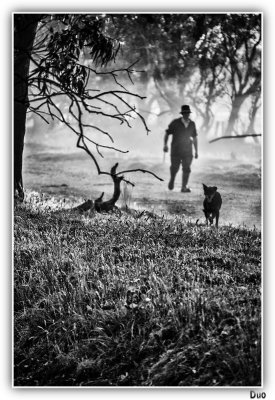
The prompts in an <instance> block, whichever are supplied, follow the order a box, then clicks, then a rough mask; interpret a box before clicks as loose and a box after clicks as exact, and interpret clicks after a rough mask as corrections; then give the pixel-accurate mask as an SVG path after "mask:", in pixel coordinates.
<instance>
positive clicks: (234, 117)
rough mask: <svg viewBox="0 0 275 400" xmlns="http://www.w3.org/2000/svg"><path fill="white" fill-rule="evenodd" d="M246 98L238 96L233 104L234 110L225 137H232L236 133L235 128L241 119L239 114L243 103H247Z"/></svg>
mask: <svg viewBox="0 0 275 400" xmlns="http://www.w3.org/2000/svg"><path fill="white" fill-rule="evenodd" d="M245 99H246V96H242V95H239V96H238V95H237V96H236V97H235V99H234V101H233V103H232V110H231V113H230V116H229V120H228V123H227V128H226V131H225V136H226V135H232V132H234V126H235V123H236V121H237V120H238V118H239V112H240V108H241V106H242V104H243V102H244V101H245Z"/></svg>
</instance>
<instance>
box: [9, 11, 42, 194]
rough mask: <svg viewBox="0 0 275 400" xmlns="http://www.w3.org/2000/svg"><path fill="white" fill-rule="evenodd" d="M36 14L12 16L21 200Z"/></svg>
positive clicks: (16, 190) (16, 167)
mask: <svg viewBox="0 0 275 400" xmlns="http://www.w3.org/2000/svg"><path fill="white" fill-rule="evenodd" d="M40 18H41V16H40V15H39V14H15V15H14V70H13V73H14V99H13V100H14V111H13V113H14V115H13V118H14V133H13V135H14V148H13V151H14V158H13V161H14V195H15V198H18V199H19V200H21V201H22V200H23V199H24V191H23V179H22V166H23V149H24V137H25V131H26V112H27V108H28V74H29V67H30V56H29V55H30V52H31V51H32V47H33V42H34V38H35V33H36V28H37V24H38V21H39V19H40Z"/></svg>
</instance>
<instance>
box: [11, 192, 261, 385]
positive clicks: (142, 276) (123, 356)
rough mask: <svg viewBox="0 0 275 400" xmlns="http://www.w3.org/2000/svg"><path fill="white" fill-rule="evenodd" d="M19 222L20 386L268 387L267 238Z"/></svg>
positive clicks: (110, 222)
mask: <svg viewBox="0 0 275 400" xmlns="http://www.w3.org/2000/svg"><path fill="white" fill-rule="evenodd" d="M73 206H74V203H70V202H69V200H66V201H65V200H64V202H55V200H53V199H52V198H48V197H47V196H43V195H39V194H37V193H30V194H29V196H28V201H26V202H24V203H22V204H19V205H17V206H16V208H15V214H14V371H15V372H14V384H15V385H16V386H78V385H83V386H134V385H137V386H151V385H153V386H197V385H198V386H257V385H260V384H261V235H260V233H259V231H257V230H255V229H254V230H250V229H245V228H241V227H233V226H221V227H220V228H219V230H217V229H212V228H207V227H205V226H196V224H195V223H194V222H192V221H191V220H189V221H188V220H186V219H184V218H183V217H171V218H164V217H162V216H161V215H157V214H154V213H148V212H145V211H143V212H142V211H131V210H128V212H126V211H125V210H120V213H111V214H98V213H94V212H93V211H91V210H90V211H89V212H86V213H85V212H84V213H81V214H80V213H79V212H76V211H72V210H71V209H72V208H73Z"/></svg>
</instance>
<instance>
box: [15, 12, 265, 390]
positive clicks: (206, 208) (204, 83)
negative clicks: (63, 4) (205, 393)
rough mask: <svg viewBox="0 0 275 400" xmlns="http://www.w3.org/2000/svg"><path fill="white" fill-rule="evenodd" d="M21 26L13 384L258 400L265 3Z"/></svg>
mask: <svg viewBox="0 0 275 400" xmlns="http://www.w3.org/2000/svg"><path fill="white" fill-rule="evenodd" d="M11 25H12V26H11V30H12V35H13V38H12V76H11V78H12V104H13V110H12V122H13V127H12V128H13V150H12V151H13V154H12V179H13V184H12V186H13V196H12V197H13V199H12V200H13V211H12V212H13V232H12V241H13V256H12V257H13V267H12V268H13V271H12V357H13V360H12V385H13V387H14V388H39V387H40V388H137V389H139V388H182V389H184V388H187V389H192V388H196V389H204V388H211V389H223V388H227V389H230V388H245V389H247V398H249V396H252V398H253V396H254V398H259V396H261V398H265V393H264V392H263V389H261V388H263V384H264V378H263V356H264V354H263V254H262V253H263V252H262V249H263V241H262V232H263V136H264V135H263V126H264V125H263V122H264V121H263V119H264V118H263V115H264V112H263V41H264V37H263V36H264V29H263V25H264V18H263V13H262V12H261V11H259V10H258V9H257V10H255V11H253V10H250V11H238V12H233V11H231V10H230V9H228V11H223V12H222V11H209V12H206V11H200V12H198V11H194V12H192V11H188V12H186V11H184V10H182V11H177V12H176V11H175V12H172V11H171V12H168V11H166V12H162V11H154V12H142V11H140V12H130V11H125V12H123V11H119V12H111V11H110V12H107V11H106V12H65V11H64V12H56V11H53V12H50V11H47V12H41V11H39V12H37V11H30V10H28V11H26V12H18V11H14V12H12V18H11ZM250 388H251V390H250ZM141 395H142V393H141Z"/></svg>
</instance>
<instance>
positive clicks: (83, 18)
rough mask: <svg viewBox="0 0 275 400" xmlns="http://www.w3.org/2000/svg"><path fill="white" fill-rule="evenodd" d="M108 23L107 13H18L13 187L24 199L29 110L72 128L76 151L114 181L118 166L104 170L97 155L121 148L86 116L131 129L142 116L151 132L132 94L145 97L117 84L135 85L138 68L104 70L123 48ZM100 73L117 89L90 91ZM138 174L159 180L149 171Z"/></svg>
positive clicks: (15, 43)
mask: <svg viewBox="0 0 275 400" xmlns="http://www.w3.org/2000/svg"><path fill="white" fill-rule="evenodd" d="M105 22H106V21H105V16H104V15H90V14H62V15H60V14H43V15H42V14H15V15H14V105H15V106H14V188H15V194H16V195H17V196H18V197H19V198H20V199H23V198H24V191H23V179H22V160H23V148H24V137H25V130H26V128H25V126H26V113H27V110H29V111H31V112H33V113H35V114H37V115H39V116H40V117H41V118H42V119H43V120H44V121H45V122H46V123H49V121H50V120H51V119H56V120H59V121H60V122H62V123H63V124H64V125H65V126H67V127H68V128H69V129H71V130H72V131H73V132H74V133H75V134H76V135H77V147H79V148H81V149H83V150H84V151H85V152H86V153H87V154H88V155H89V156H90V157H91V158H92V160H93V162H94V164H95V166H96V168H97V171H98V174H107V175H110V176H111V177H112V178H113V176H114V171H115V175H119V174H120V175H121V174H122V173H123V172H118V173H117V172H116V168H115V169H112V170H111V171H110V172H105V171H102V170H101V169H100V166H99V163H98V161H97V157H96V154H99V155H102V154H101V149H102V148H108V149H115V150H117V151H121V152H122V150H119V149H117V148H115V147H113V139H112V136H111V135H110V134H109V133H108V132H106V131H104V130H103V129H102V128H101V127H100V126H97V125H94V124H91V123H89V121H87V115H89V116H93V115H101V116H104V117H105V118H111V119H113V120H116V121H119V122H120V123H121V124H124V123H125V124H127V125H128V126H129V127H130V123H129V118H133V117H134V116H138V117H139V118H140V120H141V121H142V123H143V125H144V128H145V130H146V131H147V132H149V129H148V127H147V125H146V123H145V121H144V119H143V117H142V115H141V114H139V113H138V111H137V110H136V108H135V107H134V106H132V105H130V104H129V102H128V101H127V98H129V96H131V97H134V98H139V99H142V98H143V97H142V96H140V95H138V94H136V93H132V92H130V91H129V90H127V89H126V88H125V87H124V86H122V84H120V82H119V80H118V74H119V73H124V74H126V75H127V76H128V78H129V79H130V81H132V78H131V75H132V73H133V69H132V68H133V64H132V65H131V66H129V67H127V68H120V69H113V70H111V71H106V70H105V69H104V67H106V65H107V64H108V63H109V62H111V61H114V60H115V58H116V55H117V53H118V51H119V48H120V43H119V41H117V40H115V39H113V38H111V37H109V36H107V35H106V32H105ZM84 51H85V54H86V57H87V52H88V53H89V55H90V59H91V61H92V62H93V64H92V66H93V67H92V66H90V65H88V64H87V63H85V59H84V57H83V54H84ZM98 67H99V68H100V69H98ZM98 75H100V76H103V77H105V76H111V77H112V79H113V80H114V83H115V88H114V89H110V90H107V91H100V90H99V88H98V87H96V88H90V87H89V83H90V82H91V77H92V76H98ZM64 96H65V98H66V101H67V104H68V110H69V115H70V118H68V113H65V112H64V110H62V107H61V106H60V102H59V100H60V99H64ZM126 96H127V97H126ZM94 131H97V132H100V133H102V134H103V135H105V136H107V137H108V138H109V140H110V142H111V143H110V146H106V145H102V144H101V143H98V142H97V141H95V140H93V138H92V136H91V132H94ZM91 146H93V147H92V149H91ZM138 171H142V172H148V173H150V174H152V175H154V176H155V177H157V176H156V175H155V174H153V173H152V172H150V171H146V170H138ZM124 172H131V171H124ZM157 178H158V177H157ZM122 179H124V178H123V177H121V179H120V180H122ZM158 179H160V178H158ZM113 180H114V179H113ZM120 180H114V182H115V181H116V182H118V181H119V182H120ZM124 180H125V179H124ZM126 182H128V181H126ZM128 183H130V182H128Z"/></svg>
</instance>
